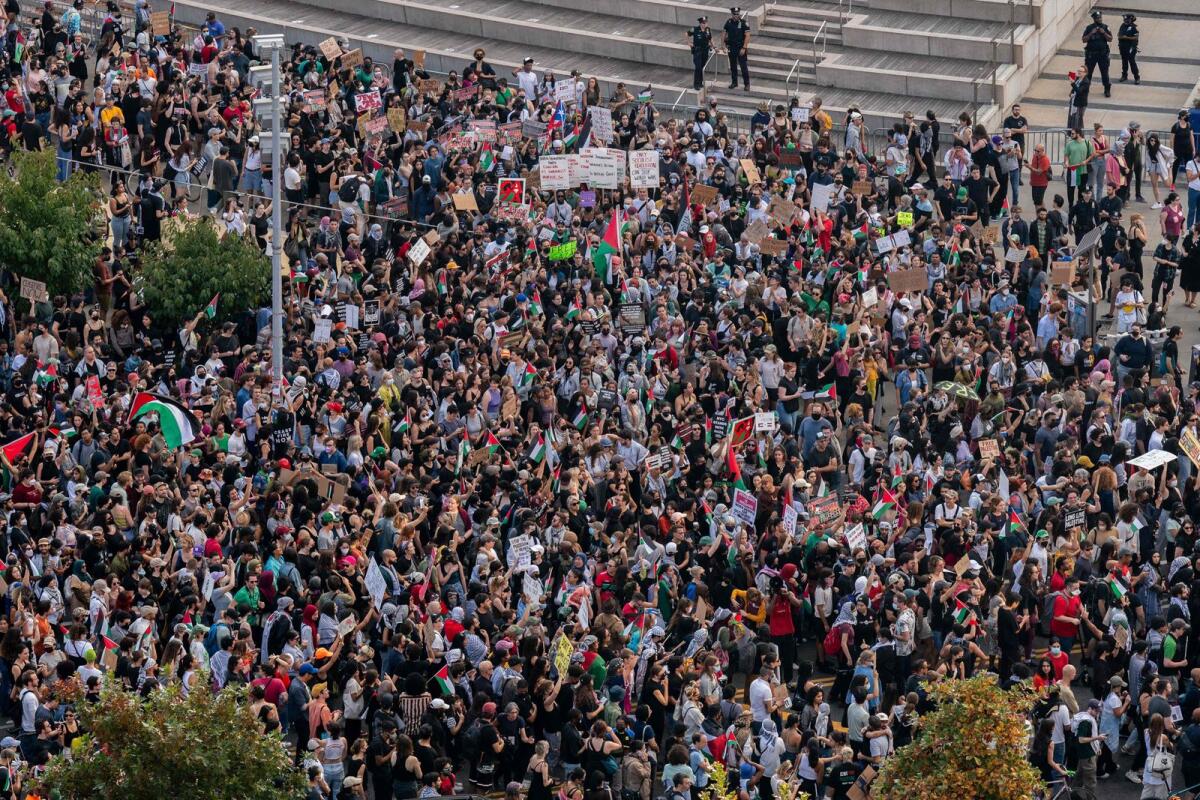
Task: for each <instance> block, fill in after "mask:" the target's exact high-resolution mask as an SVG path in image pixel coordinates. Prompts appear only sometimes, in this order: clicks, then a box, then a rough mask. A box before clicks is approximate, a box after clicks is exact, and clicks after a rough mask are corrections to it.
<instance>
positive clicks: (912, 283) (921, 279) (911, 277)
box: [887, 267, 929, 292]
mask: <svg viewBox="0 0 1200 800" xmlns="http://www.w3.org/2000/svg"><path fill="white" fill-rule="evenodd" d="M887 280H888V285H889V286H891V287H892V291H893V292H923V291H925V290H926V289H927V288H929V276H928V275H927V274H926V272H925V270H924V268H922V267H915V268H913V269H900V270H896V271H895V272H889V273H888V276H887Z"/></svg>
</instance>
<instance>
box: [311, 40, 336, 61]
mask: <svg viewBox="0 0 1200 800" xmlns="http://www.w3.org/2000/svg"><path fill="white" fill-rule="evenodd" d="M317 47H319V48H321V55H323V56H325V57H326V58H327V59H329V60H330V61H333V60H334V59H335V58H337V57H338V56H340V55H341V54H342V48H341V47H339V46H338V43H337V39H335V38H334V37H332V36H330V37H329V38H328V39H325V40H323V41H322V42H321V43H320V44H319V45H317Z"/></svg>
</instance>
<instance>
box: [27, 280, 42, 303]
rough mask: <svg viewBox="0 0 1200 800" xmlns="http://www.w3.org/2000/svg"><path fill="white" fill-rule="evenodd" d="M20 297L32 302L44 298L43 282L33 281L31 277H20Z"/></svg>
mask: <svg viewBox="0 0 1200 800" xmlns="http://www.w3.org/2000/svg"><path fill="white" fill-rule="evenodd" d="M21 297H24V298H25V299H26V300H28V301H30V302H32V303H36V302H38V301H39V300H44V299H46V297H47V294H46V284H45V282H43V281H35V280H34V279H33V278H21Z"/></svg>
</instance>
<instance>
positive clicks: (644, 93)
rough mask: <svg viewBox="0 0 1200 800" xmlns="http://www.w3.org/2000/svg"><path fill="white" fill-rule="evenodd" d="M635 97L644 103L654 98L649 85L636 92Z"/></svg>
mask: <svg viewBox="0 0 1200 800" xmlns="http://www.w3.org/2000/svg"><path fill="white" fill-rule="evenodd" d="M637 99H638V102H639V103H641V104H642V105H645V104H646V103H649V102H650V101H651V100H653V99H654V92H652V91H650V87H649V86H647V87H646V88H645V89H642V90H641V91H640V92H638V96H637Z"/></svg>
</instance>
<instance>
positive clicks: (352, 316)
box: [342, 306, 358, 330]
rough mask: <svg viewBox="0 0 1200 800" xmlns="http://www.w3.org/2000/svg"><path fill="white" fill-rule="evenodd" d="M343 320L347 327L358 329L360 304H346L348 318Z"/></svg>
mask: <svg viewBox="0 0 1200 800" xmlns="http://www.w3.org/2000/svg"><path fill="white" fill-rule="evenodd" d="M342 322H344V323H346V327H347V328H350V329H351V330H358V306H346V318H345V319H344V320H342Z"/></svg>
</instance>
